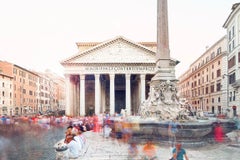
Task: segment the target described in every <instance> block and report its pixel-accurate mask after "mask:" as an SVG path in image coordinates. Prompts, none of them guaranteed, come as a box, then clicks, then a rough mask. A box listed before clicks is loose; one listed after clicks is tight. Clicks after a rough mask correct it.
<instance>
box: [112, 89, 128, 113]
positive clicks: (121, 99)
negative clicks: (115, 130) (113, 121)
mask: <svg viewBox="0 0 240 160" xmlns="http://www.w3.org/2000/svg"><path fill="white" fill-rule="evenodd" d="M125 96H126V95H125V91H124V90H123V91H115V111H116V112H117V113H120V112H121V109H125V108H126V107H125V106H126V101H125V99H126V98H125Z"/></svg>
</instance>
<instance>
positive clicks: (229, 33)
mask: <svg viewBox="0 0 240 160" xmlns="http://www.w3.org/2000/svg"><path fill="white" fill-rule="evenodd" d="M231 39H232V33H231V31H229V32H228V40H229V41H230V40H231Z"/></svg>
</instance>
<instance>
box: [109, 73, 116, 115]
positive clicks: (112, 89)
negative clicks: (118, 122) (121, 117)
mask: <svg viewBox="0 0 240 160" xmlns="http://www.w3.org/2000/svg"><path fill="white" fill-rule="evenodd" d="M109 77H110V115H113V114H114V113H115V74H110V75H109Z"/></svg>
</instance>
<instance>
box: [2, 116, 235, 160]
mask: <svg viewBox="0 0 240 160" xmlns="http://www.w3.org/2000/svg"><path fill="white" fill-rule="evenodd" d="M234 121H235V122H236V127H237V130H236V133H237V135H238V137H240V121H239V116H238V117H235V118H234ZM24 122H25V123H26V124H38V125H46V124H47V125H62V126H64V127H66V126H68V127H67V129H66V132H65V138H64V143H65V144H66V146H67V148H68V152H69V156H70V157H71V158H76V157H79V156H80V155H82V154H84V153H85V152H86V148H87V139H86V137H85V136H84V132H86V131H93V132H101V133H102V134H103V136H104V137H105V138H108V137H110V136H111V137H113V138H116V139H118V140H121V141H122V142H123V143H128V144H129V149H128V155H129V157H131V158H132V159H134V157H136V156H137V155H139V153H141V154H144V157H145V159H152V160H154V159H157V157H156V147H155V145H154V143H152V141H151V140H149V141H147V142H146V144H144V145H143V148H142V150H141V151H139V148H138V143H137V142H133V141H131V138H132V132H133V130H136V129H139V126H138V124H137V123H135V124H134V123H128V121H126V120H125V119H124V117H111V116H109V114H104V115H102V116H94V115H93V116H84V117H67V116H57V117H56V116H44V115H37V116H19V117H14V116H13V117H10V116H1V117H0V126H3V127H4V126H7V127H9V126H12V127H14V126H15V125H19V123H24ZM168 125H169V127H168V134H169V143H170V146H171V147H172V155H173V157H172V159H174V160H182V159H185V160H188V157H187V154H186V151H185V150H184V149H183V148H182V146H181V143H178V142H177V139H176V133H177V132H178V129H179V128H181V125H180V124H179V123H178V122H177V121H176V120H172V121H170V122H169V124H168ZM46 128H47V127H46ZM214 133H215V134H214V139H215V141H216V142H223V129H222V126H221V124H220V123H217V124H216V125H215V126H214ZM237 140H238V139H237ZM183 157H184V158H183Z"/></svg>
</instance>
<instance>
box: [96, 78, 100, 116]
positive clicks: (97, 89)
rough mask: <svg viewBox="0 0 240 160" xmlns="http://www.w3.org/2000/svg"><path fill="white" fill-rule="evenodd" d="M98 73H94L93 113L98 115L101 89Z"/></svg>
mask: <svg viewBox="0 0 240 160" xmlns="http://www.w3.org/2000/svg"><path fill="white" fill-rule="evenodd" d="M99 78H100V75H99V74H95V114H96V115H99V113H100V97H101V90H100V79H99Z"/></svg>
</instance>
